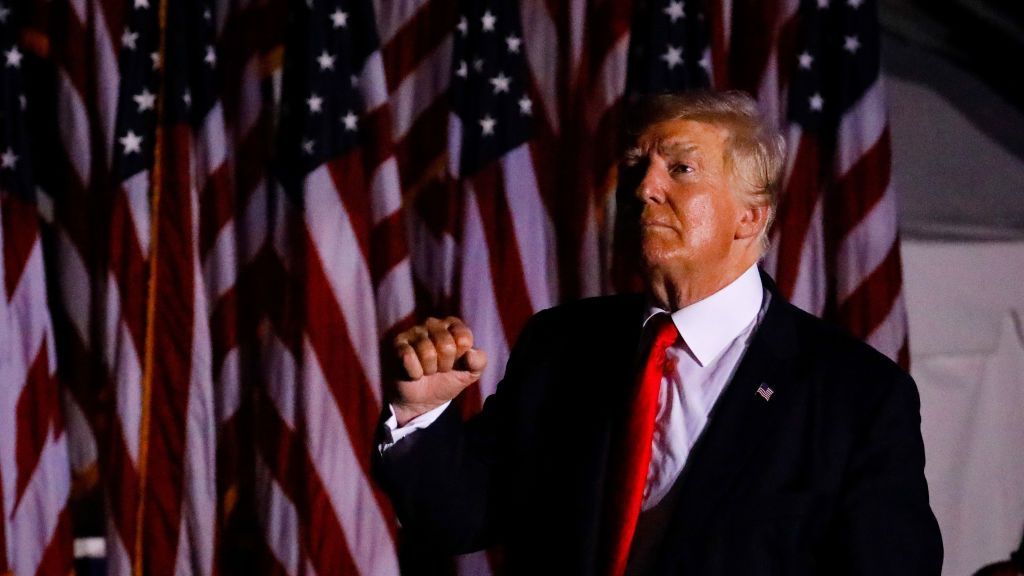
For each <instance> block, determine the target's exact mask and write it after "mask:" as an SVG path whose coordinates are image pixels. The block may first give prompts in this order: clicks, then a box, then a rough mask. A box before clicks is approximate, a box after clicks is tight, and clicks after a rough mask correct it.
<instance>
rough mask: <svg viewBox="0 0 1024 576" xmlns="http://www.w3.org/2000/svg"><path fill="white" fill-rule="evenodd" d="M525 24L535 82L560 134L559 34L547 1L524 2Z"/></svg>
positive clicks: (528, 57)
mask: <svg viewBox="0 0 1024 576" xmlns="http://www.w3.org/2000/svg"><path fill="white" fill-rule="evenodd" d="M519 14H520V17H521V19H522V22H523V44H524V45H525V46H526V59H527V61H528V62H529V64H530V73H531V74H532V76H533V82H534V83H535V84H536V85H537V90H538V92H540V95H541V100H542V102H540V104H541V107H542V108H543V109H544V113H545V114H546V115H547V119H548V124H549V125H550V126H551V130H552V131H553V132H554V133H555V134H557V133H558V125H559V120H558V59H557V58H552V57H551V55H552V54H558V40H559V38H558V31H557V29H556V28H555V23H554V21H553V20H552V19H551V14H549V13H548V6H547V2H546V1H545V0H523V1H522V2H520V3H519Z"/></svg>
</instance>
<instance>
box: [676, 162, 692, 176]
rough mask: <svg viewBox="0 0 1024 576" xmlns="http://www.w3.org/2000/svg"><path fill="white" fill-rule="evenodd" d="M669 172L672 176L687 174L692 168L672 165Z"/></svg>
mask: <svg viewBox="0 0 1024 576" xmlns="http://www.w3.org/2000/svg"><path fill="white" fill-rule="evenodd" d="M671 172H672V173H673V174H688V173H690V172H693V166H690V165H688V164H673V165H672V167H671Z"/></svg>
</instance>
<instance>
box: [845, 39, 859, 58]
mask: <svg viewBox="0 0 1024 576" xmlns="http://www.w3.org/2000/svg"><path fill="white" fill-rule="evenodd" d="M859 49H860V40H858V39H857V37H856V36H847V37H846V39H845V42H844V43H843V50H846V51H847V52H849V53H850V54H856V53H857V50H859Z"/></svg>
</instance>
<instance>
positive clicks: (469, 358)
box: [458, 348, 487, 378]
mask: <svg viewBox="0 0 1024 576" xmlns="http://www.w3.org/2000/svg"><path fill="white" fill-rule="evenodd" d="M486 367H487V353H486V352H484V351H483V350H477V349H476V348H470V349H469V350H466V353H465V354H463V355H462V357H461V358H459V362H458V368H459V369H460V370H466V371H468V372H470V373H471V374H473V376H475V377H476V378H479V377H480V375H481V374H483V371H484V368H486Z"/></svg>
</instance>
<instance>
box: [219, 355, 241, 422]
mask: <svg viewBox="0 0 1024 576" xmlns="http://www.w3.org/2000/svg"><path fill="white" fill-rule="evenodd" d="M239 354H240V352H239V351H238V347H237V346H236V347H234V348H232V349H231V350H230V351H228V353H227V354H225V355H224V362H222V363H221V365H220V379H219V380H218V381H217V403H216V407H217V421H218V422H220V423H224V422H226V421H228V420H230V419H231V417H232V416H234V415H235V413H236V412H238V407H239V406H240V405H241V403H242V391H241V382H242V373H241V370H240V368H239V362H240V359H239V357H238V356H239Z"/></svg>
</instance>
